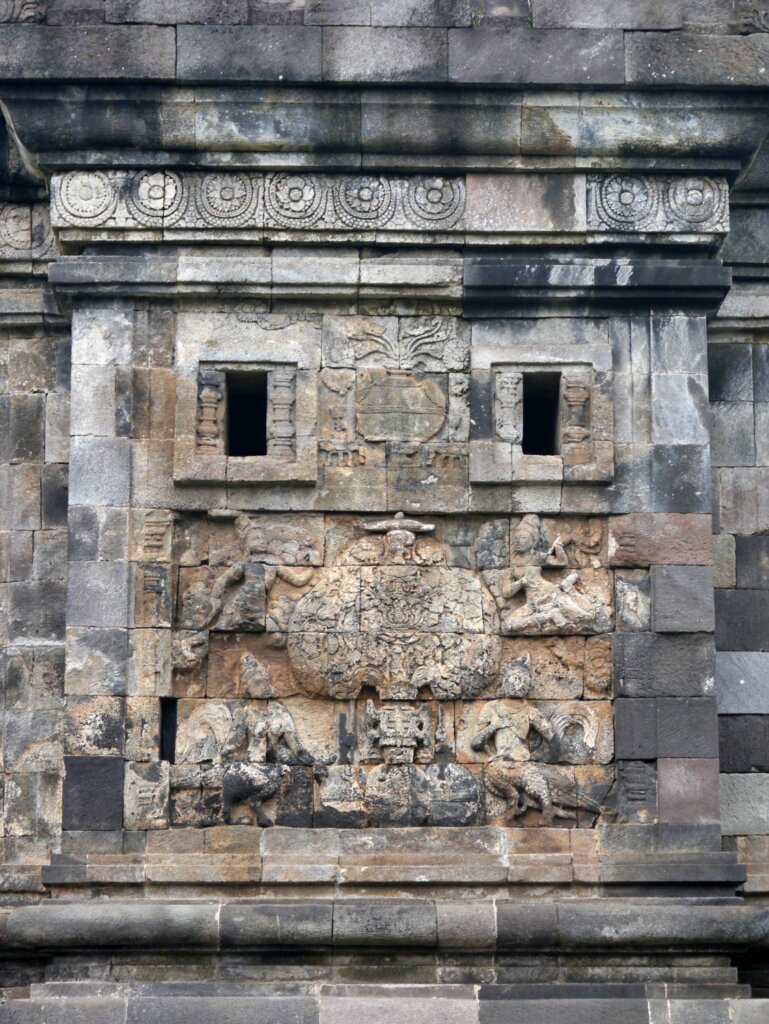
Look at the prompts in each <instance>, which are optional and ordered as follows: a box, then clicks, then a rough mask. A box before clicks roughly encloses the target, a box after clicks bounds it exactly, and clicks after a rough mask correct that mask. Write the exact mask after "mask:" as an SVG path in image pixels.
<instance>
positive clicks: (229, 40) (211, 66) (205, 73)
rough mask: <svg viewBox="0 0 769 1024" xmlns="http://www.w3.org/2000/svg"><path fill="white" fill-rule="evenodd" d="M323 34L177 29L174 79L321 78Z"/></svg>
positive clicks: (287, 29)
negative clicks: (175, 73)
mask: <svg viewBox="0 0 769 1024" xmlns="http://www.w3.org/2000/svg"><path fill="white" fill-rule="evenodd" d="M321 31H322V30H321V29H320V28H315V27H307V28H305V27H303V26H299V25H287V26H281V27H277V26H276V27H274V28H273V27H271V26H267V25H260V26H259V27H258V28H255V27H253V28H252V27H250V26H240V25H239V26H237V27H236V26H233V27H230V26H226V25H225V26H202V25H180V26H179V28H178V29H177V30H176V33H177V40H178V42H177V78H178V80H179V81H182V82H196V81H197V82H215V81H225V80H226V81H236V82H237V81H250V82H254V81H257V82H258V81H260V80H261V81H273V80H275V79H278V78H280V79H283V80H285V81H294V82H313V81H320V79H321Z"/></svg>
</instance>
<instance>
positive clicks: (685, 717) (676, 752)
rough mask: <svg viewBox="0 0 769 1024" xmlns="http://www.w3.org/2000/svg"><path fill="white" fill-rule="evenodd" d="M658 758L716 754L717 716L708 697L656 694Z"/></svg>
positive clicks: (713, 755)
mask: <svg viewBox="0 0 769 1024" xmlns="http://www.w3.org/2000/svg"><path fill="white" fill-rule="evenodd" d="M655 703H656V705H657V756H658V757H705V758H710V757H717V756H718V719H717V714H716V702H715V700H714V699H713V698H711V697H660V698H659V699H658V700H656V701H655Z"/></svg>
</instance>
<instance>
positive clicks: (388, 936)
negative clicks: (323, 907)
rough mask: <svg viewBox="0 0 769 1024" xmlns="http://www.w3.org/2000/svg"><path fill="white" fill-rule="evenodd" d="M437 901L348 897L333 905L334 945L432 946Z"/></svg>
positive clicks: (434, 935) (435, 932) (435, 933)
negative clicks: (356, 898)
mask: <svg viewBox="0 0 769 1024" xmlns="http://www.w3.org/2000/svg"><path fill="white" fill-rule="evenodd" d="M436 939H437V919H436V912H435V904H434V903H433V902H432V901H429V900H416V899H412V900H389V899H379V900H377V901H375V902H374V901H371V900H352V899H351V900H345V901H340V902H338V903H336V904H335V906H334V937H333V941H334V945H335V946H344V945H347V944H348V943H349V944H354V945H370V946H388V945H398V946H425V945H428V946H432V945H434V943H435V942H436Z"/></svg>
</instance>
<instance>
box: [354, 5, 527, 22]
mask: <svg viewBox="0 0 769 1024" xmlns="http://www.w3.org/2000/svg"><path fill="white" fill-rule="evenodd" d="M473 3H474V0H370V5H371V24H372V25H401V26H404V27H410V28H416V27H424V28H429V27H433V26H435V27H441V26H443V27H446V28H464V27H466V26H469V25H470V15H471V13H472V12H473V11H474V10H475V9H476V8H474V6H473ZM497 6H499V5H497ZM519 6H520V7H521V8H522V6H523V5H522V4H521V3H520V0H519ZM520 13H521V16H522V15H523V10H521V12H520Z"/></svg>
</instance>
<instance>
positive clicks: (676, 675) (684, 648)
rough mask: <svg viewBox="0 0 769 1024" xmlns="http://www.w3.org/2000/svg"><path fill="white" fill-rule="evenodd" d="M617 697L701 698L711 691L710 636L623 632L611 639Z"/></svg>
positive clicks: (713, 670) (713, 671) (712, 651)
mask: <svg viewBox="0 0 769 1024" xmlns="http://www.w3.org/2000/svg"><path fill="white" fill-rule="evenodd" d="M612 648H613V653H614V688H615V693H616V694H617V696H618V697H704V696H709V695H712V693H713V692H714V685H715V675H716V661H715V649H714V645H713V637H712V636H710V635H709V634H705V633H691V634H680V635H674V634H663V635H660V634H657V633H624V634H622V635H618V636H615V637H614V639H613V642H612Z"/></svg>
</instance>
